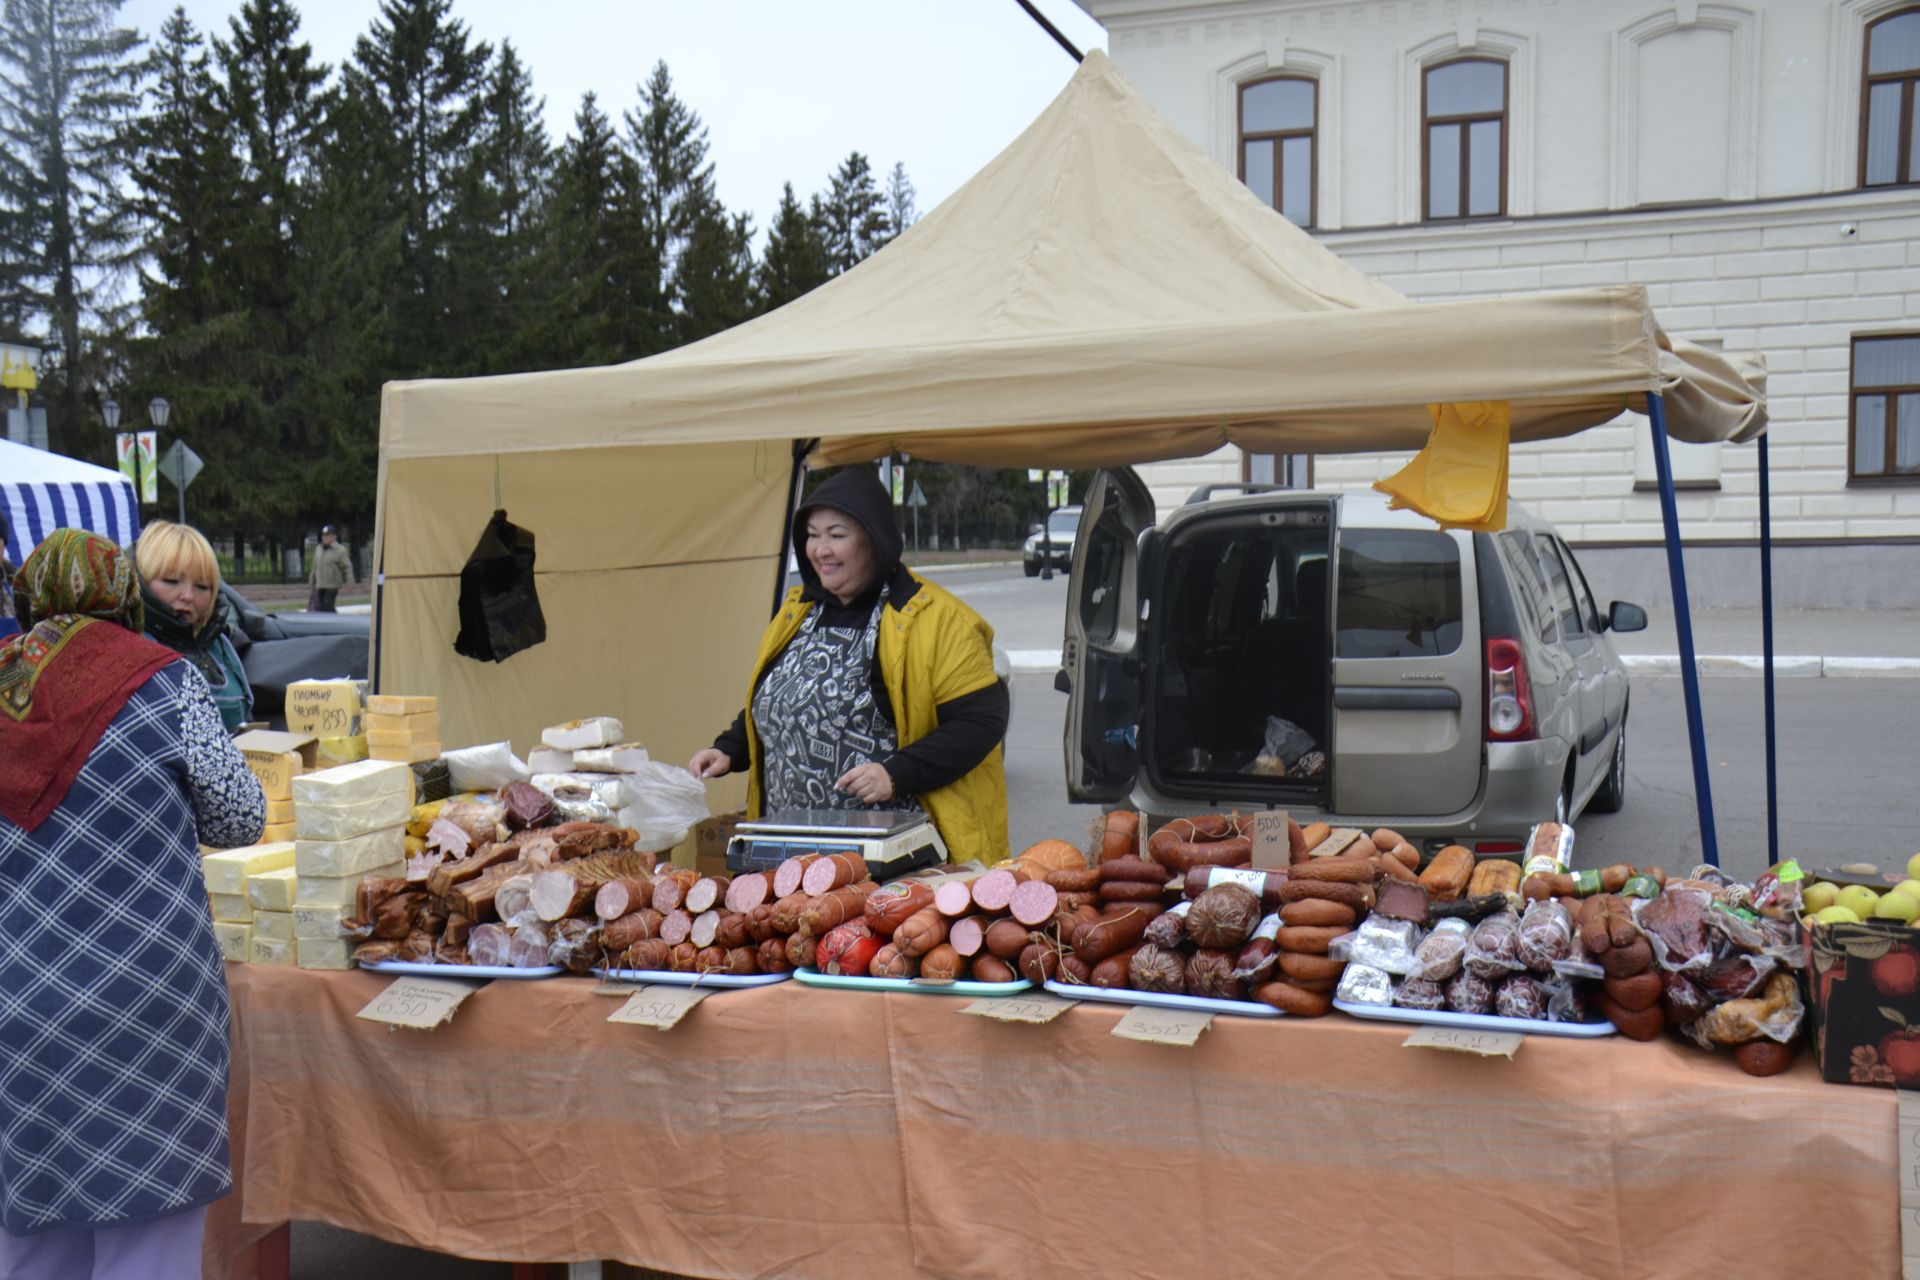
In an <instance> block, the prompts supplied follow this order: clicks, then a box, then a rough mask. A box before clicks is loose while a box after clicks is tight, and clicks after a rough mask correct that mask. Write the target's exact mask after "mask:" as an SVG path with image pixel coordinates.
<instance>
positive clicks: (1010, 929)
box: [968, 916, 1033, 962]
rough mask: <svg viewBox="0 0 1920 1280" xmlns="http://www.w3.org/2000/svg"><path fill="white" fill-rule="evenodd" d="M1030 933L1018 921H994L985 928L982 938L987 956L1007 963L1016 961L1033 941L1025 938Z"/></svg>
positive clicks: (970, 917)
mask: <svg viewBox="0 0 1920 1280" xmlns="http://www.w3.org/2000/svg"><path fill="white" fill-rule="evenodd" d="M975 918H977V917H972V916H969V917H968V919H975ZM1030 932H1032V931H1031V930H1029V929H1028V928H1027V927H1026V926H1025V925H1023V924H1021V923H1020V922H1019V921H1018V920H1014V919H1005V920H995V921H994V922H993V923H992V924H990V925H988V926H987V930H986V934H985V935H984V937H983V941H984V942H985V943H986V948H987V954H988V955H990V956H993V957H994V958H995V959H997V960H1006V961H1009V962H1011V961H1015V960H1018V959H1019V958H1020V953H1021V952H1022V951H1025V950H1026V949H1027V947H1028V945H1029V944H1030V943H1031V942H1032V941H1033V939H1032V938H1030V937H1028V936H1027V935H1028V934H1029V933H1030Z"/></svg>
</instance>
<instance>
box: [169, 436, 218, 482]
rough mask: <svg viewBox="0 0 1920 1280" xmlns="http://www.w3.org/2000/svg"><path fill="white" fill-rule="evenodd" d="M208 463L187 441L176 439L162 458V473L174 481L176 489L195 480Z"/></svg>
mask: <svg viewBox="0 0 1920 1280" xmlns="http://www.w3.org/2000/svg"><path fill="white" fill-rule="evenodd" d="M206 465H207V464H206V463H204V462H202V461H201V460H200V455H199V454H197V453H195V452H194V451H193V450H192V449H190V448H188V447H187V442H186V441H184V440H175V441H174V442H173V443H172V444H171V445H170V446H168V448H167V452H166V455H165V456H164V457H162V458H161V459H160V474H161V475H163V476H165V477H166V478H167V479H169V480H171V481H173V485H174V487H175V488H176V489H184V488H186V487H187V486H188V485H190V484H192V483H193V482H194V479H195V477H197V476H198V475H199V474H200V470H201V468H202V467H204V466H206Z"/></svg>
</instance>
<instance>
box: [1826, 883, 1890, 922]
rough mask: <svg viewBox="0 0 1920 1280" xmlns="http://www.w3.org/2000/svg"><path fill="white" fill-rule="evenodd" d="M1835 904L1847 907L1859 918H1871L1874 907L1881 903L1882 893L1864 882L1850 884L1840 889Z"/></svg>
mask: <svg viewBox="0 0 1920 1280" xmlns="http://www.w3.org/2000/svg"><path fill="white" fill-rule="evenodd" d="M1834 905H1835V906H1839V907H1845V908H1846V909H1847V910H1849V911H1851V912H1853V914H1854V915H1855V916H1856V917H1858V918H1859V919H1862V920H1871V919H1872V918H1873V912H1874V909H1875V908H1876V907H1878V906H1879V905H1880V895H1879V894H1877V893H1875V892H1874V891H1873V890H1871V889H1869V888H1867V887H1866V886H1865V885H1863V884H1850V885H1848V886H1847V887H1846V888H1844V889H1842V890H1841V891H1840V896H1839V897H1838V898H1835V899H1834Z"/></svg>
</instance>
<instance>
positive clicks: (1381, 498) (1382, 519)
mask: <svg viewBox="0 0 1920 1280" xmlns="http://www.w3.org/2000/svg"><path fill="white" fill-rule="evenodd" d="M1293 497H1298V498H1305V499H1312V498H1323V499H1324V498H1333V499H1336V500H1337V501H1338V502H1339V504H1340V523H1341V524H1342V525H1344V526H1347V527H1351V528H1362V529H1425V530H1433V529H1435V528H1437V527H1438V526H1437V522H1436V521H1435V520H1433V518H1432V517H1430V516H1424V515H1421V514H1420V513H1419V512H1418V511H1414V510H1411V509H1400V510H1395V509H1394V508H1393V507H1392V506H1391V505H1390V504H1389V502H1388V500H1387V495H1386V494H1384V493H1381V492H1379V491H1378V490H1374V489H1334V490H1327V489H1318V490H1316V489H1286V490H1276V489H1264V490H1255V491H1253V492H1244V491H1231V490H1229V491H1225V492H1222V493H1220V494H1219V495H1218V496H1215V497H1210V498H1207V499H1206V500H1205V501H1203V502H1198V503H1188V504H1186V505H1185V506H1182V507H1176V508H1174V509H1173V510H1172V511H1170V512H1169V513H1168V515H1169V516H1175V515H1179V514H1181V513H1185V512H1192V511H1196V510H1204V509H1208V508H1214V509H1217V508H1219V507H1220V506H1223V505H1226V504H1230V503H1240V502H1250V503H1263V502H1272V501H1273V500H1274V499H1275V498H1293ZM1507 527H1508V528H1509V529H1525V530H1527V531H1530V532H1540V533H1550V532H1553V526H1552V525H1550V524H1548V523H1547V522H1546V521H1545V520H1543V519H1541V518H1540V517H1539V516H1537V515H1535V514H1534V513H1533V512H1531V511H1529V510H1527V509H1526V507H1524V506H1522V505H1521V504H1520V503H1518V502H1515V501H1513V500H1512V499H1511V498H1509V499H1508V500H1507Z"/></svg>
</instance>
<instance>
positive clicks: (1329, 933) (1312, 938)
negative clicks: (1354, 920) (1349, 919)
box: [1274, 924, 1353, 955]
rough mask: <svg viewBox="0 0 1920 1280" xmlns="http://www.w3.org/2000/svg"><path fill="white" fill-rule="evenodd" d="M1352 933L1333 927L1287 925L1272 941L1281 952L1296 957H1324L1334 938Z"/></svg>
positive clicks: (1345, 929)
mask: <svg viewBox="0 0 1920 1280" xmlns="http://www.w3.org/2000/svg"><path fill="white" fill-rule="evenodd" d="M1352 932H1353V930H1351V929H1347V928H1341V927H1339V926H1335V925H1325V926H1322V925H1308V924H1303V925H1288V926H1284V927H1283V928H1282V929H1281V930H1280V936H1279V937H1278V938H1275V939H1274V941H1275V942H1276V943H1277V944H1278V945H1279V947H1280V949H1281V950H1282V951H1291V952H1293V953H1294V954H1296V955H1300V954H1308V955H1325V954H1326V953H1327V948H1328V947H1330V946H1332V945H1333V940H1334V939H1335V938H1339V937H1344V936H1345V935H1347V934H1349V933H1352Z"/></svg>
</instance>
